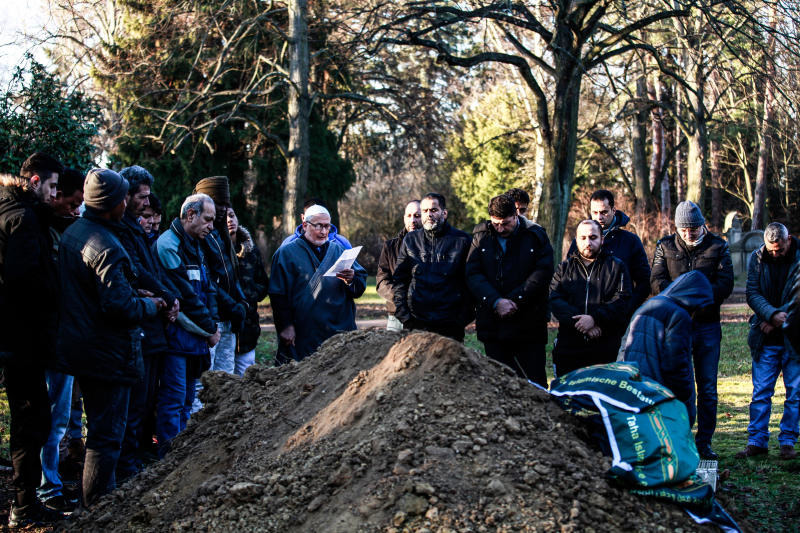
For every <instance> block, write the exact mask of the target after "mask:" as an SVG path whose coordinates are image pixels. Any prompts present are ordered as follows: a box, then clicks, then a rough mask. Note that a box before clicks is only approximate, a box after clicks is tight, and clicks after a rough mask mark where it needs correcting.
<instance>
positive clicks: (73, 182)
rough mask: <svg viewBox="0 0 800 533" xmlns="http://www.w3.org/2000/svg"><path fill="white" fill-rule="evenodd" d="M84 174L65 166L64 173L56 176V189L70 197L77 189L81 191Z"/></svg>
mask: <svg viewBox="0 0 800 533" xmlns="http://www.w3.org/2000/svg"><path fill="white" fill-rule="evenodd" d="M84 181H86V176H84V174H83V172H81V171H80V170H76V169H74V168H71V167H66V168H65V169H64V173H63V174H61V176H59V178H58V187H57V190H58V191H59V192H61V194H62V195H63V196H65V197H67V198H68V197H70V196H72V195H73V194H75V193H76V192H77V191H81V192H83V182H84Z"/></svg>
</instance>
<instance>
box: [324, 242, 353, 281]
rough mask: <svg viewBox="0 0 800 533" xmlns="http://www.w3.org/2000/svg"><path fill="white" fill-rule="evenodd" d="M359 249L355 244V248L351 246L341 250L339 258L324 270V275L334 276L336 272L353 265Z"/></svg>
mask: <svg viewBox="0 0 800 533" xmlns="http://www.w3.org/2000/svg"><path fill="white" fill-rule="evenodd" d="M360 251H361V246H356V247H355V248H351V249H350V250H345V251H344V252H342V255H340V256H339V259H337V260H336V262H335V263H334V264H333V266H332V267H330V268H329V269H328V271H327V272H325V274H324V276H328V277H331V276H333V277H335V276H336V274H338V273H339V272H341V271H342V270H347V269H348V268H351V267H352V266H353V263H354V262H355V260H356V257H358V253H359V252H360Z"/></svg>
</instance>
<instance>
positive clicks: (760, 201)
mask: <svg viewBox="0 0 800 533" xmlns="http://www.w3.org/2000/svg"><path fill="white" fill-rule="evenodd" d="M775 20H776V17H775V8H774V7H773V13H772V17H771V20H770V25H771V26H772V28H773V29H774V28H775ZM768 50H769V52H768V53H767V57H766V62H767V65H766V70H767V72H766V79H765V80H764V118H763V120H762V122H761V130H760V131H759V135H758V137H759V139H758V140H759V143H758V167H757V169H758V170H757V172H756V190H755V192H754V194H753V224H752V226H751V228H750V229H753V230H757V229H764V227H765V226H766V224H765V222H766V218H767V217H766V214H767V213H766V211H767V210H766V204H767V165H768V164H769V154H770V152H771V151H772V137H771V132H770V125H771V123H772V114H773V107H774V104H775V85H774V83H775V82H774V78H775V60H774V58H773V53H774V50H775V37H774V34H773V33H770V37H769V44H768Z"/></svg>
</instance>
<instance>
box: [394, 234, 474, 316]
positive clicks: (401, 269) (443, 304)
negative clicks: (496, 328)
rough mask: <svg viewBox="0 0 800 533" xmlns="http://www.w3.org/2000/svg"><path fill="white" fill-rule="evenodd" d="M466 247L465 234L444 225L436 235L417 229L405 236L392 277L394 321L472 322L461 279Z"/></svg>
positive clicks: (463, 280) (466, 290) (467, 241)
mask: <svg viewBox="0 0 800 533" xmlns="http://www.w3.org/2000/svg"><path fill="white" fill-rule="evenodd" d="M469 245H470V237H469V235H467V234H466V233H465V232H463V231H461V230H458V229H455V228H453V227H452V226H450V224H448V223H446V222H445V224H444V225H442V227H440V228H439V230H438V231H436V232H433V231H427V230H424V229H419V230H416V231H412V232H410V233H409V234H408V235H406V236H405V238H404V239H403V244H402V246H401V247H400V252H399V253H398V254H397V266H396V267H395V270H394V275H393V276H392V283H394V295H393V296H394V305H395V308H396V310H395V316H396V317H397V319H398V320H400V321H401V322H403V323H404V324H406V323H407V322H408V321H409V320H411V319H413V320H414V321H415V322H418V323H420V324H423V325H426V324H429V325H435V326H437V327H463V326H466V325H467V324H469V323H470V322H471V321H472V319H473V315H472V305H471V299H470V297H469V290H468V289H467V285H466V281H465V279H464V266H465V263H466V261H467V253H468V252H469Z"/></svg>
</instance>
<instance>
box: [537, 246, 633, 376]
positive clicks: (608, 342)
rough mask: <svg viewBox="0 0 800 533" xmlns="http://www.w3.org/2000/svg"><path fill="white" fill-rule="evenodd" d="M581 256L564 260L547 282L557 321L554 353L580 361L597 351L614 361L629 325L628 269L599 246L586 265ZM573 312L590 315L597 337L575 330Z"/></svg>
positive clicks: (552, 308) (575, 255)
mask: <svg viewBox="0 0 800 533" xmlns="http://www.w3.org/2000/svg"><path fill="white" fill-rule="evenodd" d="M580 257H581V256H580V254H579V253H578V252H575V253H574V254H572V255H570V256H569V257H568V258H567V260H566V261H563V262H562V263H561V264H560V265H559V266H558V268H557V269H556V272H555V274H554V275H553V281H552V282H551V283H550V309H551V311H552V312H553V315H554V316H555V317H556V319H557V320H558V342H557V343H556V346H555V348H554V350H553V355H554V357H556V356H558V357H560V358H566V359H576V360H581V359H583V358H585V356H586V355H587V354H597V355H598V356H600V357H601V358H602V359H608V358H609V357H610V360H611V361H613V360H614V358H615V357H616V354H617V352H618V350H619V342H620V338H621V336H622V334H623V332H624V331H625V327H626V326H627V324H628V308H629V305H630V299H631V281H630V276H629V275H628V268H627V267H626V266H625V264H624V263H623V262H622V261H620V260H619V259H617V258H616V257H613V256H611V255H608V254H606V252H605V251H604V250H602V249H601V250H600V254H599V255H598V257H597V259H595V261H594V262H593V263H591V264H590V265H589V266H588V267H587V266H586V265H584V264H583V261H582V260H581V258H580ZM575 315H591V317H592V318H593V319H594V321H595V323H596V325H597V326H599V327H600V329H601V330H602V335H601V336H600V337H599V338H596V339H589V338H588V337H586V336H584V334H583V333H580V332H579V331H578V330H577V329H575V322H576V320H575V319H573V318H572V317H573V316H575ZM581 366H582V365H581ZM561 374H562V373H559V375H561Z"/></svg>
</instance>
